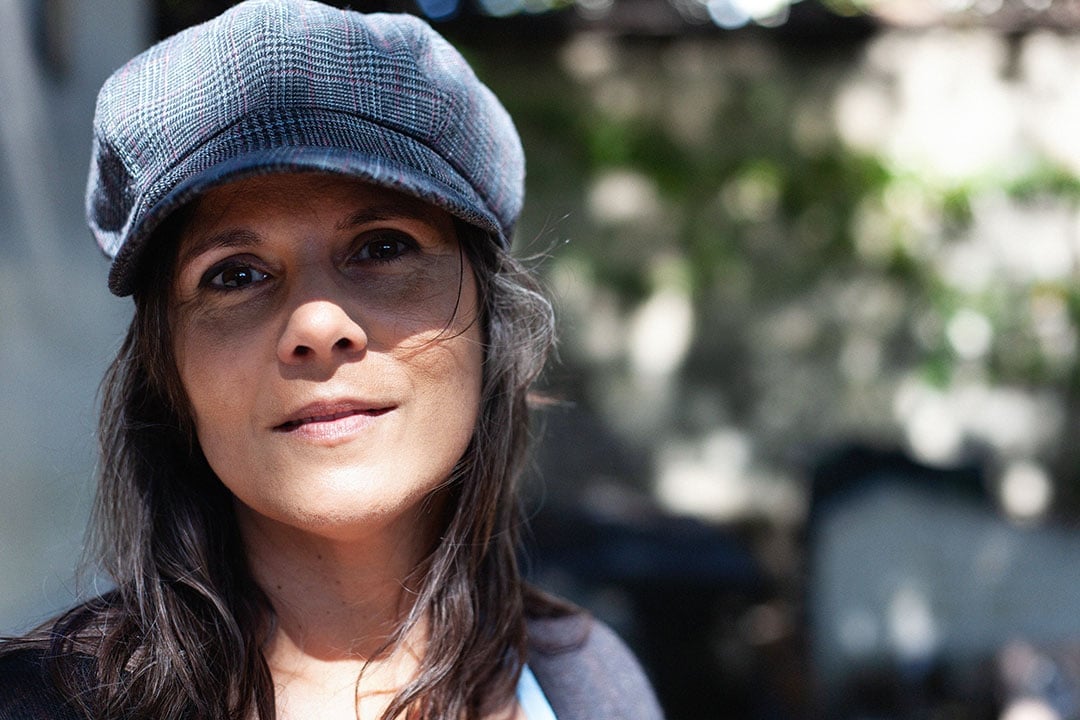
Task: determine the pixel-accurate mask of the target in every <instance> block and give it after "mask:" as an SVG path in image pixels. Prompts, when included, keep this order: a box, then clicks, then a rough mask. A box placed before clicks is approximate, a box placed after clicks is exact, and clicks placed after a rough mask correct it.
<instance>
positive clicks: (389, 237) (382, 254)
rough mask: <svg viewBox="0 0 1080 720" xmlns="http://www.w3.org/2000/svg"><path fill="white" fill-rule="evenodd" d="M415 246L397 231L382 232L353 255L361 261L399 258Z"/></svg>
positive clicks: (381, 260) (382, 260)
mask: <svg viewBox="0 0 1080 720" xmlns="http://www.w3.org/2000/svg"><path fill="white" fill-rule="evenodd" d="M413 247H414V244H413V242H412V241H411V239H410V238H408V237H406V236H400V235H398V234H397V233H391V234H382V235H379V237H377V238H375V239H373V240H369V241H368V242H366V243H364V244H363V245H362V246H361V247H360V249H359V251H357V253H356V254H355V255H353V258H354V259H355V260H360V261H364V260H374V261H376V262H386V261H389V260H397V259H398V258H400V257H401V256H402V255H404V254H406V253H408V252H409V251H410V250H412V249H413Z"/></svg>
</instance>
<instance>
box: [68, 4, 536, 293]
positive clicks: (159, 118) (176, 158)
mask: <svg viewBox="0 0 1080 720" xmlns="http://www.w3.org/2000/svg"><path fill="white" fill-rule="evenodd" d="M524 167H525V165H524V155H523V152H522V149H521V142H520V140H519V138H518V135H517V131H516V130H515V129H514V125H513V122H512V121H511V120H510V117H509V115H508V114H507V113H506V110H505V109H504V108H503V107H502V105H501V104H500V103H499V101H498V100H497V99H496V98H495V96H494V95H493V94H492V93H491V91H490V90H488V88H487V87H485V86H484V85H483V84H482V83H481V82H480V81H479V80H478V79H477V78H476V76H475V74H474V73H473V71H472V69H471V68H470V67H469V66H468V64H467V63H466V62H465V60H464V59H463V58H462V57H461V55H460V54H459V53H458V52H457V51H456V50H454V48H452V47H451V46H450V45H449V43H447V42H446V41H445V40H444V39H443V38H442V37H441V36H440V35H438V34H437V33H436V32H435V31H434V30H432V29H431V28H430V27H429V26H428V25H427V24H426V23H424V22H423V21H422V20H420V19H418V18H416V17H413V16H410V15H392V14H370V15H365V14H361V13H357V12H351V11H343V10H337V9H334V8H331V7H328V6H325V5H322V4H320V3H316V2H310V1H308V0H249V1H248V2H242V3H240V4H238V5H236V6H235V7H233V8H231V9H230V10H228V11H227V12H225V13H224V14H222V15H220V16H218V17H217V18H215V19H213V20H210V21H209V22H206V23H203V24H202V25H197V26H195V27H192V28H188V29H187V30H184V31H182V32H180V33H178V34H176V35H173V36H172V37H169V38H167V39H165V40H163V41H162V42H160V43H158V44H157V45H154V46H153V47H151V48H150V49H148V50H146V51H145V52H143V53H142V54H140V55H138V56H136V57H135V58H134V59H132V60H131V61H130V62H128V63H127V64H126V65H124V66H123V67H121V68H120V69H119V70H117V71H116V72H115V73H114V74H113V75H112V76H111V77H110V78H109V79H108V80H107V81H106V82H105V85H104V86H103V87H102V89H101V92H100V94H99V95H98V102H97V109H96V112H95V116H94V140H93V157H92V159H91V166H90V177H89V180H88V183H87V191H86V214H87V221H88V223H89V225H90V229H91V231H92V232H93V234H94V236H95V238H96V240H97V242H98V244H99V245H100V246H101V248H102V250H103V251H104V252H105V254H106V255H108V256H109V257H110V258H112V259H113V262H112V268H111V270H110V272H109V289H110V290H112V292H114V293H115V294H117V295H130V294H131V293H132V292H133V291H134V289H135V287H136V284H137V282H136V279H137V275H136V271H137V270H138V266H139V258H140V255H141V253H142V250H143V248H144V247H145V246H146V244H147V242H148V241H151V239H152V237H153V232H154V229H155V228H157V227H158V226H159V225H160V224H161V222H162V221H163V220H164V219H165V218H166V217H168V215H169V214H170V213H172V212H174V211H175V210H177V209H178V208H180V207H181V206H183V205H184V204H185V203H188V202H190V201H191V200H192V199H194V198H195V197H197V196H198V195H199V194H200V193H202V192H205V191H206V190H207V189H209V188H211V187H214V186H216V185H221V184H224V183H227V182H230V181H232V180H236V179H239V178H241V177H245V176H250V175H256V174H263V173H271V172H287V171H323V172H331V173H340V174H344V175H349V176H353V177H357V178H359V179H362V180H365V181H368V182H371V183H374V184H376V185H380V186H383V187H387V188H390V189H393V190H397V191H400V192H403V193H406V194H409V195H412V196H414V197H417V198H420V199H422V200H425V201H427V202H430V203H432V204H434V205H436V206H438V207H440V208H443V209H444V210H446V211H447V212H449V213H451V214H452V215H455V216H457V217H458V218H461V219H462V220H464V221H466V222H468V223H470V224H472V225H475V226H477V227H479V228H481V229H482V230H484V231H486V232H487V233H489V234H490V235H491V236H492V238H494V240H495V241H496V242H498V243H500V244H502V245H503V246H504V247H505V246H508V245H509V241H510V236H511V234H512V231H513V227H514V224H515V222H516V221H517V217H518V214H519V213H520V211H521V204H522V199H523V195H524V187H523V186H524V173H525V170H524Z"/></svg>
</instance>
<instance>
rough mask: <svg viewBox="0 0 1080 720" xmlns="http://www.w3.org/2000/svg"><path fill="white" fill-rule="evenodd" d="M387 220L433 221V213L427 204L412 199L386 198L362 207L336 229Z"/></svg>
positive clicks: (335, 227)
mask: <svg viewBox="0 0 1080 720" xmlns="http://www.w3.org/2000/svg"><path fill="white" fill-rule="evenodd" d="M385 220H419V221H423V222H427V223H429V224H430V223H431V213H430V211H429V209H428V206H427V205H426V204H422V203H418V202H414V201H412V200H410V199H407V198H403V199H401V200H386V201H383V202H380V203H379V204H378V205H376V206H374V207H364V208H360V209H359V210H357V211H356V212H354V213H352V214H351V215H349V216H348V217H346V218H345V219H343V220H342V221H341V222H339V223H338V224H337V225H335V226H334V229H335V230H350V229H352V228H354V227H358V226H360V225H367V224H368V223H373V222H382V221H385Z"/></svg>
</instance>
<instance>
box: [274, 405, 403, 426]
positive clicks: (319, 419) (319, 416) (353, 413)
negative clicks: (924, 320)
mask: <svg viewBox="0 0 1080 720" xmlns="http://www.w3.org/2000/svg"><path fill="white" fill-rule="evenodd" d="M391 410H393V407H390V406H387V407H362V406H347V407H329V406H319V407H314V406H311V407H307V408H303V409H301V410H300V411H299V413H298V414H297V417H294V418H291V419H289V420H286V421H285V422H283V423H281V424H279V425H275V426H274V430H277V431H279V432H290V431H292V430H297V429H299V428H306V427H316V426H320V425H324V426H325V425H333V424H334V423H339V422H341V421H343V420H346V419H348V418H358V419H359V418H375V417H378V416H380V415H385V414H386V413H388V412H390V411H391Z"/></svg>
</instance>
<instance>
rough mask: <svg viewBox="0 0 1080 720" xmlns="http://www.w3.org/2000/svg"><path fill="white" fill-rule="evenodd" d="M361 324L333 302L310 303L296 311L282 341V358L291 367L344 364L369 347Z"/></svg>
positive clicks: (280, 351) (302, 305)
mask: <svg viewBox="0 0 1080 720" xmlns="http://www.w3.org/2000/svg"><path fill="white" fill-rule="evenodd" d="M367 343H368V338H367V334H366V333H365V332H364V329H363V328H362V327H361V326H360V324H359V323H358V322H357V321H356V320H354V319H353V318H352V316H350V315H349V313H348V312H347V311H346V310H345V308H343V307H342V306H341V305H339V304H338V303H336V302H334V301H332V300H325V299H312V300H307V301H305V302H303V303H301V304H299V305H297V306H296V307H295V308H293V310H292V312H291V314H290V315H289V317H288V320H287V322H286V325H285V329H284V331H283V332H282V333H281V338H280V339H279V340H278V348H277V350H278V359H279V360H280V361H281V362H283V363H285V364H287V365H299V364H302V363H310V362H319V361H327V360H335V361H338V362H340V361H342V360H347V359H350V358H352V357H354V356H357V355H359V354H361V353H363V351H364V350H365V349H366V348H367Z"/></svg>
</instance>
